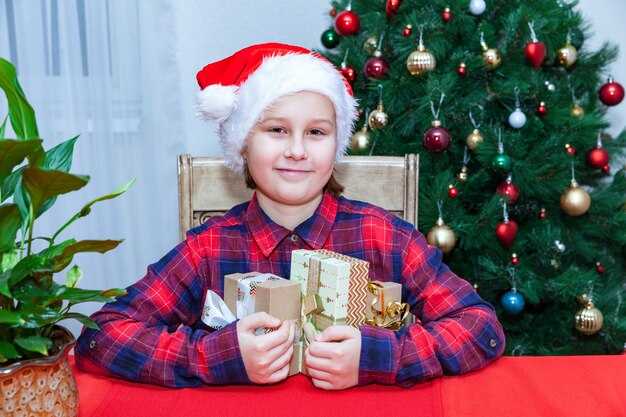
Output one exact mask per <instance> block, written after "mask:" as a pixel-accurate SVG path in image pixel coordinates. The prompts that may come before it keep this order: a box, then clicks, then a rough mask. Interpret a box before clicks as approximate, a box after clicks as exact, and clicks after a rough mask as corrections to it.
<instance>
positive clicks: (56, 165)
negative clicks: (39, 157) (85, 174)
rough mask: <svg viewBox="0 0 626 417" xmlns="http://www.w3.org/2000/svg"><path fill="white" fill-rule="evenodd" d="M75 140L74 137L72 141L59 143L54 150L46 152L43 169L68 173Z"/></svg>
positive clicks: (75, 137)
mask: <svg viewBox="0 0 626 417" xmlns="http://www.w3.org/2000/svg"><path fill="white" fill-rule="evenodd" d="M77 139H78V136H74V137H73V138H72V139H69V140H66V141H65V142H62V143H59V144H58V145H57V146H55V147H54V148H52V149H50V150H48V151H47V152H46V162H45V163H44V164H43V168H45V169H50V170H58V171H63V172H69V171H70V168H71V167H72V157H73V155H74V144H75V143H76V140H77Z"/></svg>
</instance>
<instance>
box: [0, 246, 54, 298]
mask: <svg viewBox="0 0 626 417" xmlns="http://www.w3.org/2000/svg"><path fill="white" fill-rule="evenodd" d="M44 265H45V263H44V260H43V258H42V257H41V256H39V255H30V256H26V257H24V258H22V259H21V260H20V261H19V262H18V263H17V264H16V265H15V266H14V267H13V268H12V269H9V270H7V271H4V272H3V273H2V274H0V294H3V295H5V296H7V297H11V292H10V289H9V287H11V286H13V285H16V284H18V283H19V282H21V281H22V280H23V279H24V278H26V277H27V276H29V275H31V274H32V273H33V271H37V270H40V269H41V268H43V266H44Z"/></svg>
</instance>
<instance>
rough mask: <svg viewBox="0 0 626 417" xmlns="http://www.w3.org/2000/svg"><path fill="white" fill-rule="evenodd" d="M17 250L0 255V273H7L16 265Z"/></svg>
mask: <svg viewBox="0 0 626 417" xmlns="http://www.w3.org/2000/svg"><path fill="white" fill-rule="evenodd" d="M18 253H19V251H18V250H11V251H7V252H4V253H2V254H0V258H1V259H2V261H0V272H4V271H7V270H9V269H11V268H13V267H14V266H15V265H17V261H18V257H17V255H18Z"/></svg>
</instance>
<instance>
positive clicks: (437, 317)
mask: <svg viewBox="0 0 626 417" xmlns="http://www.w3.org/2000/svg"><path fill="white" fill-rule="evenodd" d="M197 79H198V82H199V84H200V87H201V89H202V91H201V92H200V93H199V112H200V114H201V115H202V116H203V117H205V118H207V119H209V120H213V121H217V122H218V123H219V126H220V143H221V146H222V149H223V152H224V157H225V160H226V164H227V165H228V167H230V168H231V169H233V170H234V171H236V172H239V173H242V174H243V175H244V176H245V180H246V184H247V185H248V186H249V187H250V188H253V189H255V193H254V195H253V197H252V200H251V201H249V202H247V203H244V204H241V205H238V206H236V207H234V208H233V209H231V210H230V211H229V212H228V213H226V214H225V215H224V216H221V217H213V218H211V219H210V220H208V221H207V222H206V223H205V224H203V225H202V226H200V227H197V228H195V229H193V230H190V231H189V232H188V234H187V238H186V240H185V241H184V242H182V243H181V244H179V245H178V246H177V247H176V248H175V249H174V250H172V251H171V252H170V253H169V254H167V255H166V256H165V257H164V258H163V259H161V260H160V261H159V262H157V263H155V264H153V265H151V266H150V267H149V268H148V273H147V274H146V276H145V277H144V278H143V279H141V280H140V281H139V282H137V283H136V284H134V285H132V286H131V287H129V288H128V294H127V295H126V296H124V297H121V298H119V299H118V301H117V302H115V303H112V304H107V305H105V306H104V308H103V309H102V310H101V311H99V312H97V313H95V314H94V315H93V318H94V319H95V320H96V322H98V324H99V325H100V328H101V329H100V330H98V331H95V330H90V329H86V330H84V332H83V334H82V335H81V337H80V338H79V340H78V345H77V350H76V362H77V365H78V366H79V368H81V369H83V370H88V371H94V372H99V373H103V374H107V375H116V376H120V377H123V378H127V379H131V380H137V381H143V382H150V383H156V384H162V385H168V386H176V387H182V386H197V385H201V384H232V383H259V384H265V383H274V382H278V381H280V380H282V379H284V378H286V377H287V374H288V370H289V361H290V358H291V356H292V354H293V340H294V335H295V328H294V325H293V324H292V323H289V322H287V321H285V322H283V323H280V321H279V320H278V319H276V318H274V317H271V316H269V315H267V314H265V313H256V314H253V315H250V316H248V317H246V318H244V319H241V320H239V321H237V322H234V323H232V324H230V325H228V326H226V327H224V328H222V329H220V330H218V331H210V330H209V329H208V328H207V327H206V326H204V325H203V324H202V322H201V321H200V316H201V313H202V306H203V300H204V295H205V293H206V291H207V290H213V291H215V292H217V293H218V294H220V295H223V277H224V275H226V274H230V273H234V272H247V271H260V272H264V273H274V274H276V275H280V276H283V277H289V275H290V260H291V251H292V250H294V249H321V248H325V249H329V250H332V251H335V252H339V253H343V254H346V255H349V256H353V257H356V258H359V259H364V260H366V261H368V262H369V263H370V279H371V280H392V281H395V282H399V283H401V284H402V286H403V288H404V294H405V295H406V301H407V302H408V303H409V304H410V306H411V312H412V313H413V314H414V315H415V316H416V317H417V318H418V319H417V321H416V323H414V324H412V325H410V326H407V327H405V328H402V329H401V330H398V331H395V332H394V331H391V330H388V329H384V328H378V327H373V326H367V325H364V326H361V328H360V329H356V328H353V327H349V326H331V327H329V328H328V329H326V330H325V331H323V332H322V333H320V334H319V335H317V336H316V338H315V340H314V341H313V342H312V343H311V344H310V346H309V348H308V350H307V351H306V352H305V355H304V361H305V363H306V365H307V368H308V372H309V374H310V376H311V379H312V381H313V383H314V384H315V386H317V387H319V388H324V389H344V388H348V387H352V386H355V385H360V384H368V383H374V382H375V383H381V384H399V385H402V386H409V385H412V384H415V383H416V382H421V381H424V380H427V379H430V378H434V377H438V376H441V375H444V374H447V375H454V374H462V373H465V372H469V371H472V370H475V369H479V368H481V367H483V366H485V365H487V364H488V363H490V362H492V361H493V360H495V359H496V358H498V357H499V356H500V355H501V354H502V351H503V350H504V335H503V333H502V328H501V326H500V324H499V322H498V320H497V318H496V315H495V313H494V310H493V308H492V307H491V306H490V305H489V304H487V303H486V302H485V301H483V300H482V299H481V298H480V297H479V296H478V294H477V293H476V292H475V291H474V289H473V288H472V286H471V285H470V284H469V283H467V282H466V281H464V280H462V279H460V278H459V277H457V276H456V275H455V274H454V273H452V272H451V271H450V270H449V269H448V267H447V266H446V265H444V264H443V263H442V262H441V257H442V254H441V252H440V251H439V249H437V248H435V247H432V246H429V245H428V244H427V242H426V240H425V238H424V236H423V235H422V234H421V233H420V232H418V231H417V230H416V229H415V228H414V227H413V226H412V225H410V224H409V223H407V222H404V221H403V220H401V219H399V218H397V217H395V216H394V215H392V214H390V213H388V212H386V211H384V210H382V209H380V208H378V207H375V206H372V205H370V204H367V203H364V202H358V201H351V200H347V199H345V198H343V197H340V193H341V191H342V189H343V187H342V186H341V185H340V184H338V183H337V181H336V180H335V179H334V178H333V166H334V162H335V161H337V160H339V159H340V158H341V157H342V155H344V154H345V152H346V148H347V146H348V143H349V141H350V137H351V134H352V130H353V125H354V122H355V119H356V110H357V108H356V102H355V100H354V98H353V96H352V90H351V88H350V85H349V84H348V83H347V81H346V80H345V79H344V78H343V77H342V75H341V73H340V72H339V71H337V69H336V68H335V67H334V66H333V65H332V64H331V63H330V62H328V61H327V60H325V59H324V58H323V57H321V56H319V55H317V54H314V53H312V52H310V51H308V50H306V49H304V48H300V47H296V46H290V45H283V44H262V45H254V46H251V47H248V48H245V49H243V50H241V51H239V52H237V53H235V54H234V55H232V56H230V57H228V58H226V59H224V60H221V61H219V62H215V63H212V64H209V65H207V66H206V67H204V68H203V69H202V70H201V71H200V72H199V73H198V75H197ZM279 325H280V328H279V330H278V331H275V332H272V333H269V334H263V335H260V336H256V335H255V330H256V329H257V328H259V327H276V326H279Z"/></svg>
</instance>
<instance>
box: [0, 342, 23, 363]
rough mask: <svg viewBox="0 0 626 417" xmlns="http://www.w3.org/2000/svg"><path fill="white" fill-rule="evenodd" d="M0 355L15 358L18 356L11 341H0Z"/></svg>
mask: <svg viewBox="0 0 626 417" xmlns="http://www.w3.org/2000/svg"><path fill="white" fill-rule="evenodd" d="M0 356H1V357H4V358H6V359H17V358H19V357H20V354H19V353H18V352H17V350H16V349H15V346H13V344H12V343H9V342H5V341H0Z"/></svg>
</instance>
